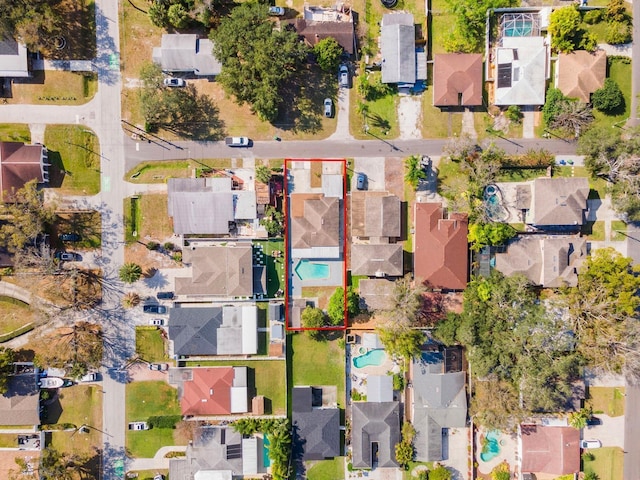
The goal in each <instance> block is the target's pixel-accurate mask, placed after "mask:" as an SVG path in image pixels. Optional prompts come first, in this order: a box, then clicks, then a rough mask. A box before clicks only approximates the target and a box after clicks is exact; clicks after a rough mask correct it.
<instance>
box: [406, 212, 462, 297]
mask: <svg viewBox="0 0 640 480" xmlns="http://www.w3.org/2000/svg"><path fill="white" fill-rule="evenodd" d="M414 222H415V249H414V255H413V270H414V273H415V276H416V278H417V279H420V280H422V281H424V282H425V283H427V284H428V285H429V286H430V287H433V288H441V289H446V290H464V289H465V288H466V286H467V276H468V271H469V260H468V259H469V249H468V242H467V231H468V228H467V225H468V220H467V216H466V215H465V214H461V213H454V214H451V215H449V218H448V219H445V218H444V210H443V208H442V204H441V203H416V204H415V215H414Z"/></svg>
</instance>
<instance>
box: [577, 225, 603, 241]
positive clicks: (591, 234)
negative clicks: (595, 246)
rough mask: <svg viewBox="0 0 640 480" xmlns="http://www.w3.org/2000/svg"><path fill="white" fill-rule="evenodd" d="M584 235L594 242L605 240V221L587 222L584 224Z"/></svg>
mask: <svg viewBox="0 0 640 480" xmlns="http://www.w3.org/2000/svg"><path fill="white" fill-rule="evenodd" d="M582 235H583V236H586V237H587V238H588V239H589V240H591V241H594V242H603V241H604V240H605V232H604V221H599V222H586V223H585V224H584V225H583V226H582Z"/></svg>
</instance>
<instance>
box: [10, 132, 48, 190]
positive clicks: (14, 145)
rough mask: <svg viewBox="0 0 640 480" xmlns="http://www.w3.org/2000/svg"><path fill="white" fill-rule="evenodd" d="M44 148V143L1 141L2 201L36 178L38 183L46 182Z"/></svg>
mask: <svg viewBox="0 0 640 480" xmlns="http://www.w3.org/2000/svg"><path fill="white" fill-rule="evenodd" d="M42 148H43V147H42V145H25V144H24V143H22V142H0V198H1V199H2V201H5V200H6V199H7V198H5V197H10V196H11V195H12V194H13V193H14V192H15V191H16V190H20V189H21V188H22V187H24V184H25V183H27V182H29V181H31V180H33V179H34V178H35V179H36V180H37V181H38V183H42V182H44V178H43V176H42Z"/></svg>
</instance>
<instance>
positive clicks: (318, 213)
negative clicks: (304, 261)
mask: <svg viewBox="0 0 640 480" xmlns="http://www.w3.org/2000/svg"><path fill="white" fill-rule="evenodd" d="M289 198H290V200H291V225H290V227H289V228H290V229H291V247H292V248H311V247H337V246H339V245H340V209H339V206H340V202H339V200H338V199H337V198H335V197H324V196H320V198H309V196H307V195H305V194H291V195H290V197H289ZM300 207H302V208H300ZM301 213H302V215H300V214H301Z"/></svg>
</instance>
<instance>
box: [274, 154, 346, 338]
mask: <svg viewBox="0 0 640 480" xmlns="http://www.w3.org/2000/svg"><path fill="white" fill-rule="evenodd" d="M290 162H338V163H342V245H341V246H342V290H343V292H344V297H343V302H344V307H343V311H344V319H343V323H342V325H331V326H326V327H315V328H313V327H302V326H301V327H298V328H294V327H292V326H291V317H290V315H291V305H290V301H291V300H292V298H291V296H290V294H289V293H290V288H291V285H290V283H291V270H292V268H291V261H292V258H291V248H290V245H289V185H288V176H289V175H288V168H287V167H288V164H289V163H290ZM283 173H284V196H283V198H284V204H283V210H284V214H285V215H284V251H285V265H284V276H285V290H284V305H285V309H284V310H285V313H284V325H285V329H286V330H287V331H288V332H305V331H308V330H319V331H340V330H346V329H347V328H348V324H349V313H348V312H347V258H348V253H349V252H348V245H347V159H346V158H285V159H284V171H283Z"/></svg>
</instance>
